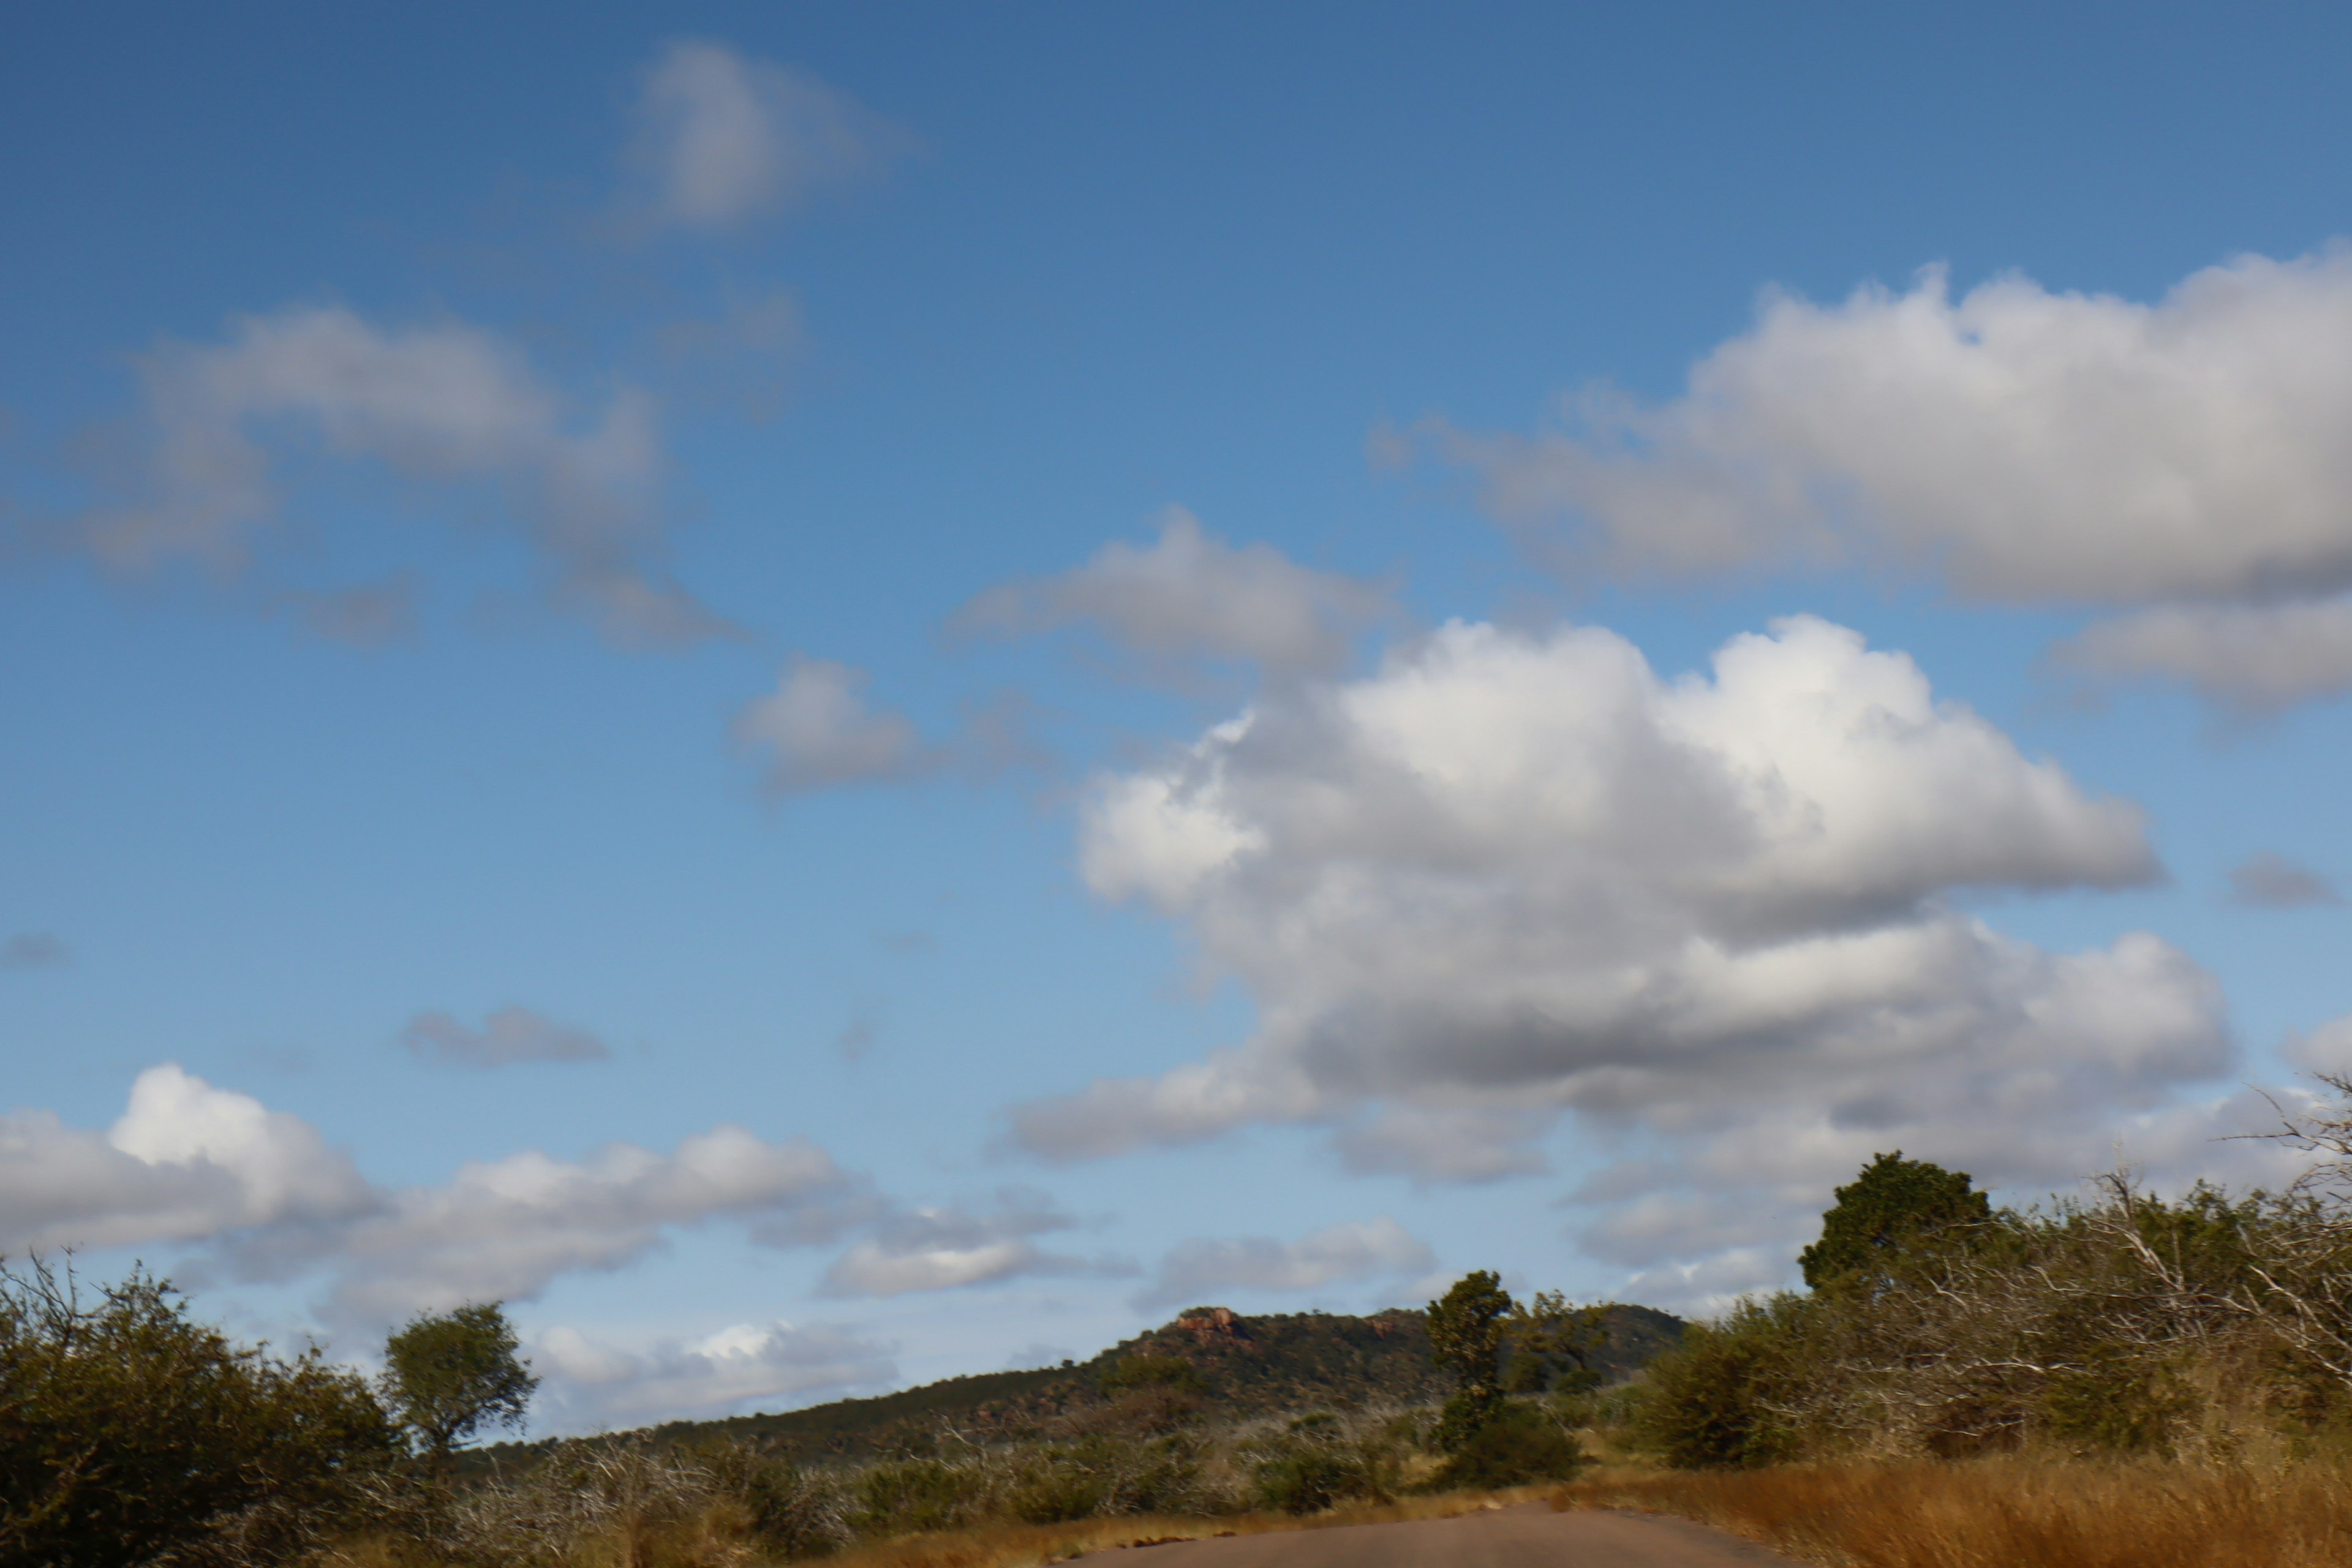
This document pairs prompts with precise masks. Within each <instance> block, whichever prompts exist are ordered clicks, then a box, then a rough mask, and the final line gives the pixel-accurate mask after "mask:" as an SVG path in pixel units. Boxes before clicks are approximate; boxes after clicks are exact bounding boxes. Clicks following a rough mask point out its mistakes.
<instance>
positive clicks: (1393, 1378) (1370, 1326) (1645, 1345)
mask: <svg viewBox="0 0 2352 1568" xmlns="http://www.w3.org/2000/svg"><path fill="white" fill-rule="evenodd" d="M1604 1311H1605V1313H1606V1315H1607V1323H1608V1330H1609V1332H1608V1339H1607V1342H1606V1343H1605V1345H1604V1346H1603V1347H1602V1348H1601V1350H1600V1351H1599V1352H1597V1353H1596V1354H1595V1356H1594V1358H1593V1362H1594V1370H1596V1371H1598V1372H1600V1373H1602V1374H1603V1375H1604V1376H1605V1377H1609V1378H1612V1379H1615V1378H1621V1377H1623V1376H1625V1375H1627V1374H1630V1373H1633V1372H1634V1371H1635V1370H1637V1369H1639V1368H1640V1367H1642V1366H1643V1365H1645V1364H1647V1363H1649V1361H1650V1360H1651V1359H1652V1358H1653V1357H1654V1356H1656V1355H1657V1354H1658V1353H1659V1352H1662V1351H1664V1350H1666V1349H1668V1348H1670V1347H1672V1346H1673V1345H1674V1343H1675V1342H1676V1341H1677V1340H1679V1339H1680V1338H1681V1337H1682V1331H1683V1321H1682V1320H1681V1319H1679V1318H1677V1317H1675V1316H1674V1315H1673V1314H1671V1313H1668V1312H1661V1311H1659V1310H1656V1309H1655V1308H1652V1307H1636V1306H1629V1305H1624V1304H1622V1303H1620V1304H1612V1305H1611V1306H1609V1307H1607V1308H1605V1309H1604ZM1446 1392H1447V1391H1446V1388H1445V1385H1444V1381H1443V1379H1441V1378H1440V1377H1439V1376H1438V1374H1437V1373H1436V1370H1435V1369H1434V1368H1433V1366H1432V1365H1431V1363H1430V1357H1429V1332H1428V1330H1427V1327H1426V1326H1425V1324H1424V1322H1423V1315H1422V1314H1421V1313H1420V1312H1418V1311H1412V1310H1402V1309H1400V1310H1392V1311H1387V1312H1380V1313H1376V1314H1374V1315H1373V1316H1370V1317H1362V1318H1359V1317H1349V1316H1345V1315H1341V1314H1336V1313H1327V1312H1290V1313H1269V1314H1266V1315H1265V1316H1262V1317H1244V1316H1242V1315H1241V1314H1239V1313H1237V1312H1234V1311H1231V1310H1227V1309H1225V1308H1223V1307H1195V1308H1192V1309H1189V1310H1186V1311H1184V1312H1182V1313H1180V1314H1179V1315H1178V1316H1177V1317H1176V1318H1175V1319H1174V1320H1172V1321H1170V1322H1168V1323H1165V1324H1162V1325H1161V1326H1160V1327H1159V1328H1157V1329H1153V1330H1151V1331H1149V1332H1146V1333H1142V1334H1139V1335H1137V1336H1136V1337H1135V1338H1133V1339H1130V1340H1123V1341H1121V1342H1119V1343H1118V1344H1116V1345H1113V1346H1111V1347H1110V1348H1109V1349H1108V1350H1107V1351H1104V1352H1102V1353H1101V1354H1099V1355H1097V1356H1095V1357H1093V1358H1092V1359H1091V1360H1088V1361H1086V1362H1083V1363H1076V1364H1075V1365H1064V1366H1058V1367H1038V1368H1035V1369H1033V1370H1027V1371H1019V1372H992V1373H976V1374H974V1375H971V1376H968V1377H950V1378H944V1379H942V1380H940V1382H937V1383H927V1384H923V1385H922V1386H920V1387H919V1388H908V1389H901V1390H899V1391H898V1392H897V1393H895V1394H878V1395H876V1396H874V1397H872V1398H868V1399H838V1400H835V1401H833V1402H832V1403H830V1404H826V1405H807V1406H805V1407H803V1408H802V1409H799V1410H787V1411H782V1412H780V1413H778V1414H775V1415H735V1416H729V1417H726V1418H723V1419H720V1420H715V1421H673V1422H667V1423H665V1424H664V1425H662V1426H656V1427H653V1428H651V1429H650V1430H649V1431H648V1432H647V1433H646V1436H650V1437H652V1438H654V1439H655V1440H656V1441H658V1442H663V1443H677V1444H692V1443H696V1442H700V1441H705V1440H709V1439H713V1438H723V1439H732V1440H734V1441H738V1442H750V1443H753V1444H757V1445H758V1446H760V1447H769V1448H776V1449H781V1450H784V1451H787V1452H790V1453H793V1454H794V1455H796V1456H797V1457H799V1458H802V1459H803V1460H804V1461H808V1462H814V1463H824V1462H827V1461H833V1460H856V1459H866V1458H875V1457H877V1456H880V1455H884V1454H890V1453H900V1452H918V1453H919V1452H929V1451H930V1450H932V1449H933V1448H935V1447H937V1446H938V1444H939V1443H940V1440H941V1438H942V1436H944V1435H946V1434H948V1433H954V1434H956V1435H959V1436H961V1437H963V1438H965V1439H967V1440H969V1441H971V1442H974V1443H990V1442H1005V1441H1012V1440H1017V1439H1022V1438H1033V1437H1043V1436H1060V1435H1074V1434H1076V1433H1078V1432H1081V1431H1085V1430H1090V1429H1095V1430H1099V1429H1103V1428H1106V1427H1109V1426H1122V1427H1129V1428H1138V1427H1140V1428H1153V1427H1161V1426H1171V1425H1180V1424H1182V1423H1183V1422H1185V1421H1187V1420H1192V1419H1202V1418H1209V1419H1235V1418H1240V1417H1246V1416H1252V1415H1275V1414H1279V1413H1283V1412H1302V1411H1307V1410H1315V1409H1326V1410H1334V1409H1351V1408H1356V1407H1360V1406H1363V1405H1420V1404H1426V1403H1431V1402H1433V1401H1436V1400H1439V1399H1442V1398H1444V1396H1445V1394H1446ZM501 1447H505V1446H504V1445H502V1446H501Z"/></svg>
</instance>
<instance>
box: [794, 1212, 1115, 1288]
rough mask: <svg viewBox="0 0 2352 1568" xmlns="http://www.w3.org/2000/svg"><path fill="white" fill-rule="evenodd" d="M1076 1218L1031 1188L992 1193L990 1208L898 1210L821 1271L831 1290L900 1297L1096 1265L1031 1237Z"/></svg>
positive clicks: (1065, 1225)
mask: <svg viewBox="0 0 2352 1568" xmlns="http://www.w3.org/2000/svg"><path fill="white" fill-rule="evenodd" d="M1075 1223H1076V1222H1075V1221H1073V1220H1071V1219H1070V1218H1069V1217H1068V1216H1067V1215H1063V1214H1062V1213H1060V1212H1059V1211H1058V1210H1056V1209H1055V1208H1054V1207H1053V1205H1051V1204H1050V1203H1048V1202H1047V1201H1046V1200H1045V1198H1044V1197H1043V1196H1042V1195H1040V1194H1034V1193H1025V1192H1020V1191H1008V1192H1005V1193H1002V1194H998V1200H997V1203H996V1205H995V1206H994V1207H993V1208H992V1209H990V1210H987V1211H985V1212H982V1213H972V1212H970V1211H967V1210H964V1209H960V1208H916V1209H901V1210H898V1211H896V1212H893V1213H891V1214H889V1215H887V1216H886V1217H885V1218H883V1219H882V1221H881V1222H880V1223H879V1225H877V1227H876V1232H875V1234H874V1235H873V1236H871V1237H867V1238H866V1239H865V1240H863V1241H860V1242H859V1243H857V1245H856V1246H855V1247H851V1248H850V1249H849V1250H848V1251H847V1252H845V1253H844V1254H843V1255H842V1256H841V1257H840V1258H837V1259H836V1260H835V1262H834V1265H833V1267H832V1268H828V1269H827V1270H826V1271H825V1276H824V1291H825V1293H826V1294H827V1295H832V1296H903V1295H906V1294H908V1293H909V1292H911V1291H917V1290H949V1289H955V1288H957V1287H959V1286H963V1285H985V1284H990V1283H992V1282H994V1281H996V1280H999V1279H1013V1278H1014V1277H1015V1276H1017V1275H1024V1274H1084V1273H1095V1272H1101V1271H1103V1269H1104V1267H1105V1266H1103V1265H1100V1264H1095V1263H1089V1262H1087V1260H1085V1259H1083V1258H1070V1257H1065V1256H1062V1255H1058V1254H1055V1253H1051V1252H1047V1251H1046V1250H1045V1249H1044V1248H1043V1247H1039V1246H1038V1245H1037V1243H1036V1241H1035V1239H1034V1238H1035V1237H1039V1236H1042V1235H1045V1234H1046V1233H1048V1232H1051V1231H1057V1230H1067V1229H1069V1228H1070V1227H1071V1226H1072V1225H1074V1224H1075Z"/></svg>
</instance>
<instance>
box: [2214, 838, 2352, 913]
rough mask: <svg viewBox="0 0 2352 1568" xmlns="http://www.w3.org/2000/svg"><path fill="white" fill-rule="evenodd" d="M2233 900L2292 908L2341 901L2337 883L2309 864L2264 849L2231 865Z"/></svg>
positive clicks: (2270, 907) (2258, 906) (2255, 906)
mask: <svg viewBox="0 0 2352 1568" xmlns="http://www.w3.org/2000/svg"><path fill="white" fill-rule="evenodd" d="M2230 897H2231V901H2233V902H2236V903H2241V904H2244V905H2247V906H2248V907H2250V908H2252V909H2259V910H2293V909H2301V908H2303V907H2305V905H2309V904H2340V903H2342V902H2343V901H2344V895H2343V894H2342V893H2339V892H2337V891H2336V884H2335V883H2334V882H2332V881H2330V880H2328V879H2326V877H2323V876H2321V875H2320V874H2319V873H2318V872H2316V871H2314V870H2312V869H2311V868H2309V867H2306V866H2298V865H2296V864H2295V863H2294V861H2292V860H2290V859H2288V858H2286V857H2285V856H2284V855H2278V854H2273V853H2271V852H2270V851H2267V850H2265V851H2264V852H2263V853H2262V854H2259V855H2255V856H2252V857H2251V858H2248V859H2247V860H2246V861H2244V862H2243V863H2242V864H2241V865H2237V866H2233V867H2231V868H2230Z"/></svg>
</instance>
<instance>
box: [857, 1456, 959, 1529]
mask: <svg viewBox="0 0 2352 1568" xmlns="http://www.w3.org/2000/svg"><path fill="white" fill-rule="evenodd" d="M987 1482H988V1478H987V1477H986V1476H984V1475H983V1474H982V1473H981V1471H980V1470H979V1469H978V1468H976V1467H973V1466H970V1465H951V1464H949V1463H947V1462H946V1461H945V1460H942V1459H894V1460H886V1461H884V1462H883V1463H881V1464H878V1465H876V1466H874V1467H873V1468H871V1469H868V1470H867V1471H866V1473H865V1474H864V1475H862V1476H860V1477H858V1478H857V1481H856V1500H857V1507H856V1513H855V1514H854V1515H853V1516H852V1522H853V1523H855V1524H856V1526H857V1528H858V1529H860V1530H862V1531H866V1532H868V1533H871V1534H899V1533H908V1532H912V1531H924V1530H952V1529H954V1528H955V1527H956V1526H958V1525H961V1524H965V1523H968V1522H970V1521H971V1520H972V1519H973V1518H975V1517H976V1516H977V1515H978V1514H979V1513H980V1512H981V1511H982V1504H983V1503H984V1501H985V1500H986V1496H987V1491H988V1484H987Z"/></svg>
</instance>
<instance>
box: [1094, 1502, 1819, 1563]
mask: <svg viewBox="0 0 2352 1568" xmlns="http://www.w3.org/2000/svg"><path fill="white" fill-rule="evenodd" d="M1084 1561H1086V1562H1087V1563H1094V1564H1096V1568H1795V1565H1794V1563H1793V1562H1792V1560H1791V1559H1790V1558H1787V1557H1783V1556H1781V1555H1780V1554H1779V1553H1778V1552H1767V1551H1765V1550H1764V1549H1763V1548H1762V1547H1760V1546H1751V1545H1749V1544H1748V1542H1744V1541H1738V1540H1735V1539H1733V1538H1732V1537H1730V1536H1728V1535H1726V1534H1724V1533H1722V1532H1721V1531H1714V1530H1709V1529H1707V1528H1706V1526H1704V1525H1698V1524H1689V1523H1685V1522H1684V1521H1681V1520H1676V1519H1654V1518H1650V1517H1648V1516H1645V1515H1637V1514H1626V1513H1597V1512H1591V1511H1579V1512H1575V1513H1554V1512H1552V1510H1550V1509H1549V1507H1547V1506H1545V1505H1544V1504H1542V1503H1529V1504H1527V1505H1524V1506H1522V1507H1519V1508H1507V1509H1500V1510H1495V1511H1492V1512H1487V1513H1466V1514H1463V1515H1461V1516H1459V1517H1458V1518H1454V1519H1423V1520H1414V1521H1411V1522H1409V1523H1404V1524H1349V1525H1340V1526H1336V1527H1334V1528H1332V1529H1328V1530H1280V1531H1269V1532H1267V1533H1266V1534H1264V1535H1230V1536H1226V1537H1223V1539H1220V1540H1210V1541H1176V1542H1169V1543H1168V1544H1167V1545H1165V1546H1130V1547H1126V1548H1123V1549H1120V1550H1118V1551H1112V1552H1095V1553H1093V1554H1091V1555H1089V1556H1088V1557H1087V1558H1086V1559H1084Z"/></svg>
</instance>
